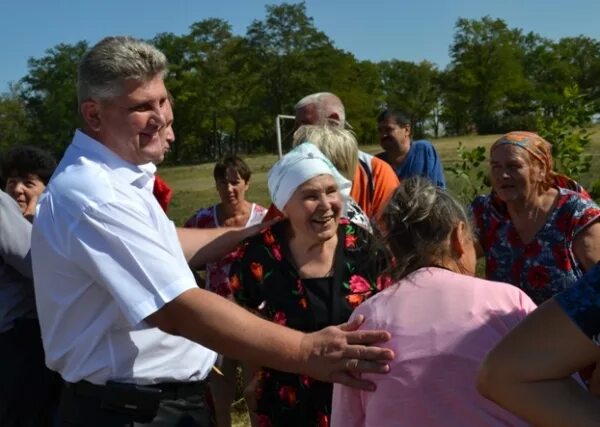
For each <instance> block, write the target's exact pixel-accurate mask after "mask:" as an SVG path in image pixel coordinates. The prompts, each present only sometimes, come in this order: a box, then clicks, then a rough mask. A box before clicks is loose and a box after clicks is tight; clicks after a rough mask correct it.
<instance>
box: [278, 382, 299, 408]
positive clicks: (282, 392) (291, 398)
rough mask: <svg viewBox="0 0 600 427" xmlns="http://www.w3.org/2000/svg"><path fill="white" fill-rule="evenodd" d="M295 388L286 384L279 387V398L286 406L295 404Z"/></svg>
mask: <svg viewBox="0 0 600 427" xmlns="http://www.w3.org/2000/svg"><path fill="white" fill-rule="evenodd" d="M296 396H297V393H296V389H295V388H293V387H290V386H288V385H284V386H281V388H280V389H279V398H280V399H281V400H282V401H283V402H285V404H286V405H288V406H296V403H297V400H296Z"/></svg>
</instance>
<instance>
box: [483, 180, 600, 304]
mask: <svg viewBox="0 0 600 427" xmlns="http://www.w3.org/2000/svg"><path fill="white" fill-rule="evenodd" d="M558 191H559V193H558V201H557V202H556V206H555V208H554V210H553V211H552V212H550V214H549V215H548V219H547V220H546V224H544V225H543V226H542V228H541V229H540V230H539V231H538V232H537V234H536V235H535V236H534V238H533V240H532V241H531V242H529V243H524V242H522V241H521V239H520V237H519V234H518V233H517V231H516V229H515V227H514V226H513V224H512V221H511V219H510V215H509V213H508V211H507V208H506V205H505V204H504V203H503V202H502V201H501V200H499V199H498V198H497V197H496V196H495V195H493V194H492V195H489V196H479V197H477V198H476V199H475V200H474V201H473V203H472V204H471V211H472V214H473V218H474V221H475V227H476V234H477V238H478V239H479V243H480V244H481V247H482V249H483V251H484V253H485V261H486V263H485V264H486V265H485V273H486V278H487V279H489V280H496V281H501V282H508V283H512V284H513V285H515V286H518V287H519V288H521V289H522V290H523V291H524V292H525V293H526V294H527V295H529V297H530V298H531V299H532V300H533V301H534V302H535V303H536V304H541V303H543V302H544V301H546V300H547V299H549V298H551V297H552V296H554V295H555V294H557V293H558V292H561V291H563V290H565V289H567V288H570V287H571V286H572V285H573V283H575V282H576V281H577V280H578V279H579V278H581V276H582V275H583V270H582V268H581V266H580V265H579V263H578V262H577V260H576V258H575V254H574V253H573V240H574V239H575V237H576V236H577V235H578V234H579V233H580V232H581V231H582V230H583V229H584V228H585V227H587V226H588V225H590V224H592V223H593V222H594V221H596V220H598V219H599V218H600V208H598V206H597V205H596V204H595V203H594V202H593V201H592V200H591V199H589V198H587V197H584V196H582V195H581V194H578V193H576V192H573V191H571V190H567V189H564V188H558Z"/></svg>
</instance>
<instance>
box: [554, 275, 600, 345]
mask: <svg viewBox="0 0 600 427" xmlns="http://www.w3.org/2000/svg"><path fill="white" fill-rule="evenodd" d="M554 299H555V301H556V302H557V303H558V305H559V306H560V307H561V308H562V309H563V310H564V311H565V313H566V314H567V316H569V317H570V318H571V320H573V322H575V324H576V325H577V326H578V327H579V329H581V331H582V332H583V333H584V334H585V335H586V336H587V337H588V338H589V339H591V340H592V341H593V342H594V343H595V344H596V345H600V263H599V264H596V265H595V266H594V267H593V268H592V269H591V270H590V271H588V272H587V273H586V274H585V275H584V276H583V277H582V278H581V279H579V280H578V281H577V282H576V283H575V284H574V285H573V286H572V287H570V288H569V289H567V290H565V291H563V292H561V293H560V294H558V295H557V296H555V297H554Z"/></svg>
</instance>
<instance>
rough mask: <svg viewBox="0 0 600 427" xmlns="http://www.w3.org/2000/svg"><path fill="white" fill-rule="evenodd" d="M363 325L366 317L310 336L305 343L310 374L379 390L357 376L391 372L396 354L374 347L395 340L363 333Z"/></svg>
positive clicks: (361, 387) (380, 333) (377, 334)
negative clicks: (373, 345) (364, 373)
mask: <svg viewBox="0 0 600 427" xmlns="http://www.w3.org/2000/svg"><path fill="white" fill-rule="evenodd" d="M363 322H364V317H363V316H357V317H356V319H354V320H353V321H352V322H349V323H344V324H342V325H340V326H330V327H328V328H325V329H322V330H320V331H317V332H314V333H311V334H307V335H306V337H305V338H304V340H303V343H302V346H303V351H304V352H305V354H307V358H306V369H305V371H306V373H307V374H308V375H310V376H312V377H314V378H316V379H319V380H321V381H328V382H337V383H341V384H344V385H347V386H349V387H354V388H359V389H363V390H375V385H374V384H373V383H372V382H370V381H366V380H362V379H360V378H359V377H358V376H357V375H356V374H359V373H361V372H370V373H380V374H385V373H387V372H389V370H390V367H389V365H388V364H387V362H388V361H390V360H392V359H393V358H394V353H393V352H392V351H391V350H389V349H385V348H380V347H372V346H371V345H372V344H376V343H382V342H385V341H388V340H389V339H390V338H391V336H390V334H389V332H385V331H359V330H358V328H359V327H360V325H361V324H362V323H363Z"/></svg>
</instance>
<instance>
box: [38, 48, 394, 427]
mask: <svg viewBox="0 0 600 427" xmlns="http://www.w3.org/2000/svg"><path fill="white" fill-rule="evenodd" d="M166 67H167V62H166V58H165V56H164V55H163V54H162V53H161V52H160V51H158V50H157V49H155V48H154V47H152V46H150V45H148V44H146V43H144V42H141V41H137V40H135V39H131V38H127V37H108V38H106V39H104V40H102V41H100V42H99V43H98V44H97V45H95V46H94V47H93V48H92V49H90V50H89V51H88V52H87V53H86V54H85V55H84V57H83V58H82V60H81V63H80V66H79V76H78V97H79V106H80V114H81V116H82V119H83V123H84V125H83V127H82V129H81V130H78V131H77V132H76V133H75V136H74V138H73V142H72V143H71V145H70V146H69V148H68V149H67V151H66V152H65V155H64V157H63V159H62V160H61V162H60V164H59V166H58V168H57V170H56V172H55V174H54V176H53V178H52V180H51V181H50V183H49V185H48V187H47V190H46V192H45V193H44V194H43V195H42V197H41V198H40V201H39V205H38V214H37V217H36V221H35V223H34V227H33V232H32V259H33V271H34V277H35V292H36V299H37V305H38V314H39V318H40V324H41V328H42V338H43V341H44V348H45V351H46V363H47V364H48V366H49V367H50V368H51V369H54V370H56V371H58V372H60V374H61V375H62V377H63V378H64V379H65V381H66V382H67V386H66V387H65V392H64V393H63V396H62V401H61V410H60V416H61V420H62V422H63V423H64V424H65V425H81V426H83V425H85V426H91V425H102V426H113V425H114V426H122V425H130V424H131V423H133V422H134V421H138V422H150V421H151V420H153V419H154V416H155V413H156V411H157V407H158V404H159V402H160V401H161V400H163V399H172V398H173V397H174V396H175V397H177V396H179V395H181V394H187V391H186V390H187V389H188V388H189V387H191V388H194V387H196V386H197V385H201V384H202V383H203V380H204V379H205V378H206V376H207V374H208V372H209V370H210V369H211V367H212V364H213V362H214V360H215V353H214V352H213V351H212V350H209V349H208V348H207V347H210V348H212V349H215V350H216V351H218V352H220V353H223V354H225V355H227V356H231V357H234V358H237V359H242V360H248V361H250V362H253V363H256V364H260V365H264V366H270V367H273V368H275V369H280V370H286V371H290V372H302V373H305V374H307V375H310V376H313V377H315V378H318V379H321V380H326V381H336V382H342V383H345V384H348V385H352V386H355V387H361V388H369V387H371V384H370V383H367V382H364V381H362V380H360V379H359V378H357V377H356V376H354V375H352V371H354V372H382V373H383V372H387V370H388V369H389V368H388V366H387V364H386V360H389V359H390V358H391V357H392V356H393V355H392V354H391V352H389V350H385V349H380V348H377V347H370V346H369V344H372V343H374V342H380V341H383V340H387V339H389V334H387V333H386V332H382V331H360V332H359V331H356V330H355V329H357V328H358V324H353V325H347V326H345V327H344V328H336V327H331V328H327V329H325V330H323V331H320V332H317V333H314V334H303V333H301V332H297V331H293V330H291V329H286V328H284V327H281V326H279V325H276V324H274V323H271V322H267V321H265V320H263V319H260V318H258V317H256V316H254V315H252V314H250V313H249V312H247V311H245V310H244V309H242V308H239V307H238V306H236V305H235V304H233V303H231V302H229V301H228V300H226V299H225V298H222V297H220V296H218V295H215V294H212V293H210V292H208V291H205V290H203V289H200V288H198V287H197V286H196V285H195V282H194V278H193V276H192V273H191V271H190V270H189V268H188V266H187V263H186V261H188V262H191V263H204V262H206V261H207V260H210V258H211V257H212V258H214V257H215V255H216V254H218V253H224V252H226V251H227V250H229V249H231V247H232V246H233V245H234V244H235V243H236V242H238V241H239V240H241V239H243V238H244V237H246V236H248V235H249V234H250V233H252V232H255V231H256V230H252V229H245V230H233V231H228V230H227V229H213V230H211V229H206V230H204V229H203V230H198V229H182V230H177V231H176V229H175V227H174V225H173V223H172V222H171V221H170V220H169V219H168V218H167V217H166V215H165V214H164V212H163V211H162V210H161V208H160V206H159V204H158V203H157V201H156V200H155V198H154V197H153V195H152V186H153V178H154V171H155V166H154V164H157V163H160V162H161V161H162V160H163V157H164V154H165V152H166V151H167V150H168V148H169V147H168V146H169V142H168V141H167V139H166V138H164V137H163V136H164V135H161V133H162V132H163V129H164V128H165V127H166V126H167V123H166V120H165V111H166V108H167V91H166V89H165V86H164V83H163V78H164V75H165V73H166ZM217 237H218V239H217ZM215 239H216V240H215ZM182 249H183V251H182ZM197 343H198V344H197ZM199 344H201V345H199ZM204 346H206V347H204ZM176 422H178V420H170V421H167V423H168V424H167V425H174V424H175V423H176ZM206 422H207V421H202V422H201V423H198V424H196V425H206V424H202V423H206Z"/></svg>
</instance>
